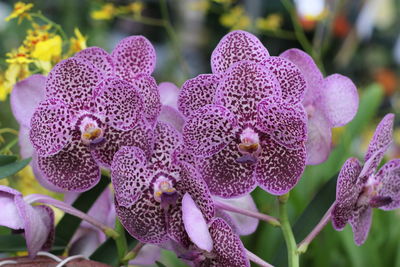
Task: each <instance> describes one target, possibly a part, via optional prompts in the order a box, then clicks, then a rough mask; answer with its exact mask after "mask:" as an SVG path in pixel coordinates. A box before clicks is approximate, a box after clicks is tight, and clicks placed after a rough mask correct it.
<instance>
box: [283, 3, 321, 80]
mask: <svg viewBox="0 0 400 267" xmlns="http://www.w3.org/2000/svg"><path fill="white" fill-rule="evenodd" d="M281 2H282V4H283V6H284V7H285V9H286V10H287V11H288V13H289V15H290V19H291V20H292V23H293V28H294V34H295V35H296V37H297V40H298V41H299V43H300V45H301V46H302V47H303V49H304V50H305V51H306V52H307V53H308V54H310V55H311V56H312V57H313V58H314V60H315V63H316V64H317V65H318V67H319V68H320V70H321V72H323V73H324V72H325V71H324V66H323V64H322V61H321V58H320V57H319V56H318V55H317V54H316V53H315V51H314V50H313V47H312V45H311V43H310V41H309V40H308V39H307V36H306V34H305V32H304V30H303V27H301V25H300V23H299V19H298V17H297V13H296V9H295V8H294V6H293V4H292V3H291V2H290V0H282V1H281Z"/></svg>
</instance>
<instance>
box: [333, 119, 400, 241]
mask: <svg viewBox="0 0 400 267" xmlns="http://www.w3.org/2000/svg"><path fill="white" fill-rule="evenodd" d="M393 120H394V115H393V114H388V115H386V116H385V117H384V118H383V119H382V121H381V122H380V123H379V125H378V127H377V128H376V131H375V134H374V136H373V138H372V140H371V142H370V144H369V147H368V151H367V153H366V155H365V164H364V166H362V164H361V163H360V161H359V160H358V159H356V158H350V159H348V160H347V161H346V162H345V164H344V165H343V167H342V170H341V171H340V174H339V178H338V182H337V189H336V202H335V204H334V207H333V210H332V213H331V215H332V224H333V227H334V228H335V229H336V230H339V231H340V230H342V229H343V228H344V227H345V225H346V224H347V223H348V222H349V223H350V225H351V227H352V228H353V233H354V241H355V243H356V244H357V245H361V244H363V243H364V242H365V240H366V239H367V236H368V232H369V229H370V226H371V215H372V208H379V209H382V210H392V209H396V208H399V207H400V159H394V160H391V161H389V162H387V163H386V164H385V165H383V167H382V168H381V169H380V170H379V171H378V172H376V169H377V167H378V165H379V163H380V162H381V160H382V158H383V155H384V153H385V152H386V150H387V149H388V147H389V146H390V144H391V142H392V128H393Z"/></svg>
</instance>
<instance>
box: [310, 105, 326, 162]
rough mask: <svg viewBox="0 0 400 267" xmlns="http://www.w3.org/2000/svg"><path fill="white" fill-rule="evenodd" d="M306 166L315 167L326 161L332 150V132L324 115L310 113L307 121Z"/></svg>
mask: <svg viewBox="0 0 400 267" xmlns="http://www.w3.org/2000/svg"><path fill="white" fill-rule="evenodd" d="M307 130H308V136H307V143H306V149H307V165H317V164H320V163H322V162H324V161H325V160H327V159H328V156H329V153H330V151H331V149H332V131H331V127H330V124H329V121H328V120H327V119H326V118H325V116H324V114H322V113H320V112H318V111H312V114H308V121H307Z"/></svg>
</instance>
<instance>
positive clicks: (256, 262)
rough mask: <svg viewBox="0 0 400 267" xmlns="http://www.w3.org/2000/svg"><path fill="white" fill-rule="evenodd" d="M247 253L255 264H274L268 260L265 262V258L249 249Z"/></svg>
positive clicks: (269, 266) (269, 265) (270, 266)
mask: <svg viewBox="0 0 400 267" xmlns="http://www.w3.org/2000/svg"><path fill="white" fill-rule="evenodd" d="M246 255H247V257H248V258H249V260H250V261H252V262H254V263H255V264H258V265H259V266H261V267H273V265H271V264H269V263H268V262H265V261H264V260H263V259H261V258H260V257H258V256H257V255H256V254H254V253H253V252H251V251H249V250H247V249H246Z"/></svg>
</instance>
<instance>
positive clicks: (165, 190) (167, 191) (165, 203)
mask: <svg viewBox="0 0 400 267" xmlns="http://www.w3.org/2000/svg"><path fill="white" fill-rule="evenodd" d="M174 180H175V179H173V178H172V177H169V176H168V175H167V174H164V173H160V174H159V175H158V177H157V179H156V180H155V182H154V184H153V192H154V193H153V196H154V199H155V200H156V201H157V202H159V203H161V206H162V207H163V208H167V207H169V206H170V205H175V203H176V200H177V199H178V193H177V191H176V189H175V188H174Z"/></svg>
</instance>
